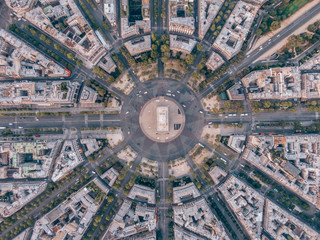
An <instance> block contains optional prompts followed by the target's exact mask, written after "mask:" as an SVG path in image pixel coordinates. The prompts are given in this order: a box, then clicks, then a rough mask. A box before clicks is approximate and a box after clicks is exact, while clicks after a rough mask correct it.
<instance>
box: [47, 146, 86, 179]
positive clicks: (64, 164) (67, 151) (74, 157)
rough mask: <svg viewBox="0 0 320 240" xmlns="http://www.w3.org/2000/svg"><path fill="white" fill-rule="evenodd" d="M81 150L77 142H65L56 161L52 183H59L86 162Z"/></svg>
mask: <svg viewBox="0 0 320 240" xmlns="http://www.w3.org/2000/svg"><path fill="white" fill-rule="evenodd" d="M80 149H81V148H80V147H79V145H78V142H77V141H76V140H66V141H65V142H64V144H63V146H62V150H61V153H60V155H59V157H58V158H57V160H56V164H55V167H54V171H53V174H52V181H54V182H56V181H58V180H59V179H61V178H62V177H64V176H65V175H67V174H69V173H70V172H71V171H72V170H73V169H74V168H75V167H76V166H78V165H79V164H80V163H81V162H83V161H84V159H83V157H82V155H81V153H80Z"/></svg>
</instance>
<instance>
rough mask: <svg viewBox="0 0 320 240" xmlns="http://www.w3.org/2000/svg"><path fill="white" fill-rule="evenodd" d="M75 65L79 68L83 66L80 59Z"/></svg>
mask: <svg viewBox="0 0 320 240" xmlns="http://www.w3.org/2000/svg"><path fill="white" fill-rule="evenodd" d="M76 64H77V65H78V66H79V67H81V66H82V65H83V62H82V61H81V60H80V59H78V58H77V59H76Z"/></svg>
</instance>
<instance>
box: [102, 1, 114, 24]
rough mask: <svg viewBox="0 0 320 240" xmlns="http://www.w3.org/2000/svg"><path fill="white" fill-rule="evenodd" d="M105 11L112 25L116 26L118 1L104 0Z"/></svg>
mask: <svg viewBox="0 0 320 240" xmlns="http://www.w3.org/2000/svg"><path fill="white" fill-rule="evenodd" d="M103 12H104V15H106V17H107V19H108V21H109V22H110V24H111V26H112V27H114V26H116V25H117V21H116V16H117V15H116V1H115V0H104V4H103Z"/></svg>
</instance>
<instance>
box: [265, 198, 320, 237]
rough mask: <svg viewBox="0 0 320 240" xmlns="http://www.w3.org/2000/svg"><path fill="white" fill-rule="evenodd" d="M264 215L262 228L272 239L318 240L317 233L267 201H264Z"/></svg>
mask: <svg viewBox="0 0 320 240" xmlns="http://www.w3.org/2000/svg"><path fill="white" fill-rule="evenodd" d="M264 213H265V216H264V224H263V228H264V229H265V230H266V232H268V233H269V234H270V235H271V236H272V237H273V238H274V239H277V240H278V239H279V240H287V239H320V235H319V233H317V232H316V231H314V230H313V229H312V228H310V227H309V226H307V225H306V224H304V223H303V222H301V221H300V220H298V219H297V218H295V217H294V216H292V215H291V214H290V213H288V212H286V211H285V210H283V209H281V208H280V207H279V206H278V205H276V204H275V203H273V202H271V201H270V200H269V199H266V204H265V208H264ZM289 236H290V237H289Z"/></svg>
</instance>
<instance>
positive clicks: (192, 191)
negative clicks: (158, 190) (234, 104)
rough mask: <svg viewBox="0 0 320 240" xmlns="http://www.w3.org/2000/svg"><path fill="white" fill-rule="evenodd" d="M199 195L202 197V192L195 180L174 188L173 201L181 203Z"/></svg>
mask: <svg viewBox="0 0 320 240" xmlns="http://www.w3.org/2000/svg"><path fill="white" fill-rule="evenodd" d="M197 197H200V192H199V190H198V188H197V187H196V186H195V185H194V183H193V182H191V183H188V184H185V185H183V186H179V187H174V188H173V203H181V202H185V201H189V200H191V199H193V198H197Z"/></svg>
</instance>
